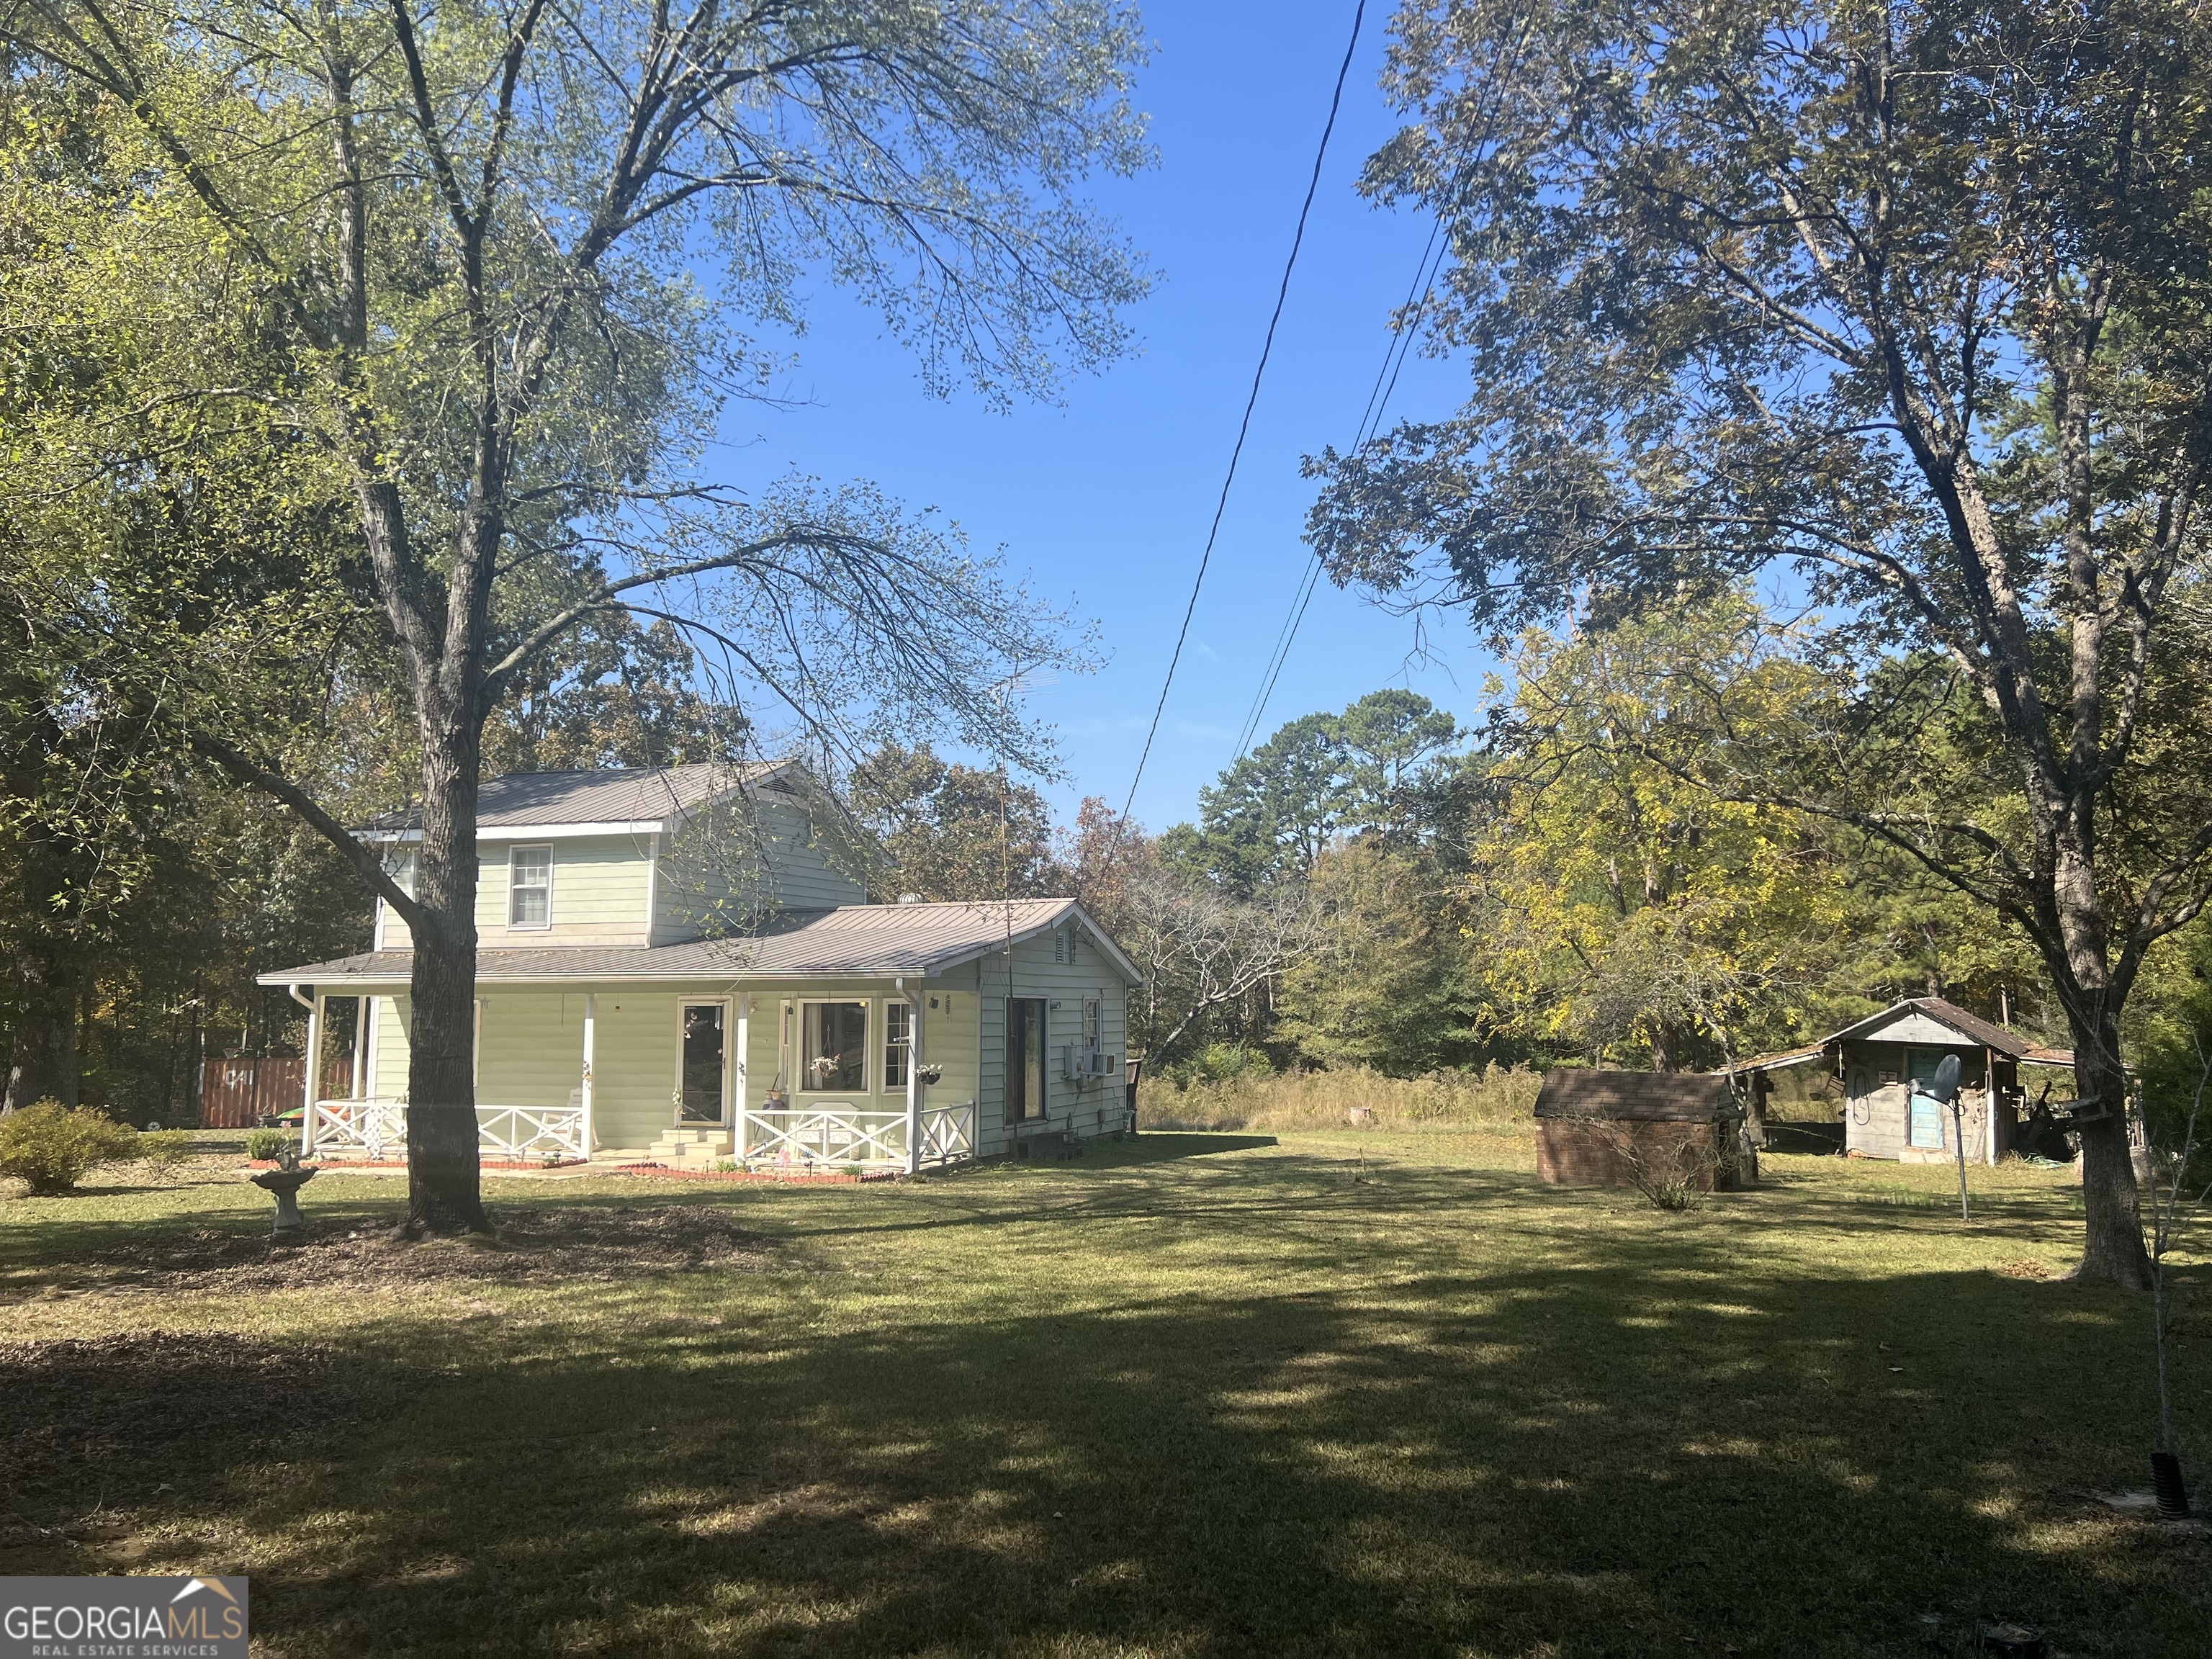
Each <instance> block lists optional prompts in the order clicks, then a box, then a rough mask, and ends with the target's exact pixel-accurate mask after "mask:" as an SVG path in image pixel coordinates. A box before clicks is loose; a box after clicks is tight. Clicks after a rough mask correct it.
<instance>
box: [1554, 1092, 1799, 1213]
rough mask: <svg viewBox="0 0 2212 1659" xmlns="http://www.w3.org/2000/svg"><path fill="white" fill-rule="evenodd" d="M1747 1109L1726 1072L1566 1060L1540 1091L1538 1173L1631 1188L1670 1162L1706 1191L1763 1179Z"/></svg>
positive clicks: (1562, 1181) (1560, 1181) (1565, 1183)
mask: <svg viewBox="0 0 2212 1659" xmlns="http://www.w3.org/2000/svg"><path fill="white" fill-rule="evenodd" d="M1743 1121H1744V1113H1743V1109H1742V1107H1741V1105H1740V1104H1739V1103H1738V1102H1737V1099H1736V1095H1735V1090H1734V1089H1733V1088H1732V1087H1731V1086H1730V1084H1729V1079H1728V1078H1727V1077H1726V1076H1725V1075H1722V1074H1710V1075H1705V1074H1699V1073H1681V1072H1613V1071H1601V1070H1598V1069H1596V1068H1595V1067H1585V1066H1557V1067H1554V1068H1553V1070H1552V1071H1550V1072H1547V1073H1545V1075H1544V1086H1543V1087H1542V1089H1541V1090H1540V1091H1538V1092H1537V1095H1536V1173H1537V1174H1538V1175H1539V1176H1541V1177H1542V1178H1543V1179H1544V1180H1546V1181H1548V1182H1551V1183H1552V1184H1553V1185H1554V1186H1560V1187H1629V1186H1633V1185H1635V1184H1636V1182H1635V1174H1636V1171H1635V1169H1634V1168H1633V1165H1634V1164H1637V1163H1638V1162H1640V1163H1642V1164H1644V1167H1645V1168H1646V1169H1652V1168H1663V1167H1668V1166H1670V1165H1671V1166H1672V1167H1674V1168H1677V1169H1680V1170H1685V1171H1686V1172H1689V1173H1691V1174H1692V1176H1693V1178H1694V1179H1695V1180H1696V1182H1697V1184H1698V1185H1699V1186H1700V1187H1702V1188H1705V1190H1707V1191H1711V1190H1712V1189H1713V1188H1715V1187H1719V1188H1735V1187H1740V1186H1746V1185H1748V1184H1750V1183H1751V1182H1754V1181H1756V1180H1758V1178H1759V1163H1758V1154H1757V1153H1756V1152H1754V1151H1753V1148H1752V1146H1750V1144H1749V1143H1748V1142H1747V1140H1746V1139H1745V1138H1744V1136H1743V1133H1742V1125H1743Z"/></svg>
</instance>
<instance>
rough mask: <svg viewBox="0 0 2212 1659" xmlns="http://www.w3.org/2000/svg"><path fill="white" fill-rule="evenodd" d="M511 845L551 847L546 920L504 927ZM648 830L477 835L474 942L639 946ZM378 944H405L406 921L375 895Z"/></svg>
mask: <svg viewBox="0 0 2212 1659" xmlns="http://www.w3.org/2000/svg"><path fill="white" fill-rule="evenodd" d="M516 845H521V846H526V847H546V846H550V848H552V849H553V893H552V905H551V914H552V920H551V921H550V925H548V926H546V927H508V926H507V890H508V888H507V855H508V852H509V850H510V849H511V848H513V847H514V846H516ZM652 854H653V837H651V836H580V837H576V838H574V839H570V840H558V839H554V840H544V841H531V840H529V839H528V838H527V837H525V838H523V839H522V840H521V841H520V842H515V841H513V840H501V841H483V842H478V843H477V944H478V945H480V946H481V947H482V948H483V949H484V950H487V951H497V950H501V949H508V950H512V949H518V948H520V949H530V948H543V947H544V946H546V945H644V944H647V942H648V940H649V934H650V928H651V912H652V908H653V897H652V887H653V856H652ZM377 919H378V923H379V926H380V929H381V933H380V939H381V942H382V945H381V948H383V949H385V950H386V951H407V950H411V949H413V948H414V939H413V938H412V936H411V935H410V933H409V932H408V927H407V924H406V923H405V922H404V921H402V920H401V919H400V918H399V917H398V915H396V914H394V913H393V912H392V911H391V910H389V909H388V908H385V907H384V905H383V903H382V901H379V902H378V916H377Z"/></svg>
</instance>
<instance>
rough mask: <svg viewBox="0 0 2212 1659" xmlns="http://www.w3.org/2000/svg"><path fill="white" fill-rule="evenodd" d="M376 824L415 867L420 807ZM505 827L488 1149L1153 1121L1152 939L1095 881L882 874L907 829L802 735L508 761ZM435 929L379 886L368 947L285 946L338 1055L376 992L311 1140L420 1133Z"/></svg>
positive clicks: (858, 1164)
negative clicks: (422, 1048)
mask: <svg viewBox="0 0 2212 1659" xmlns="http://www.w3.org/2000/svg"><path fill="white" fill-rule="evenodd" d="M363 833H364V834H365V836H367V837H368V838H370V839H372V840H374V841H378V842H382V843H384V844H385V845H386V847H387V848H388V849H389V853H388V860H389V867H391V868H392V870H393V872H394V873H395V877H396V878H397V879H398V882H399V883H400V884H401V885H402V886H403V887H404V886H405V885H406V884H407V883H408V881H409V879H410V863H411V860H410V853H409V848H410V845H411V844H412V843H414V842H417V841H419V840H420V836H421V831H420V829H419V827H417V825H416V823H415V822H414V821H413V820H411V819H409V818H406V817H399V818H394V819H391V820H387V821H385V822H382V823H378V824H375V825H374V826H371V827H370V828H369V829H367V830H366V831H364V832H363ZM477 849H478V857H479V858H480V860H482V863H481V866H480V868H479V871H478V879H477V1038H476V1043H477V1048H476V1097H477V1120H478V1125H479V1132H480V1139H481V1141H482V1144H483V1148H484V1156H485V1157H487V1158H541V1157H547V1156H562V1157H571V1158H581V1157H586V1156H588V1157H591V1158H595V1159H611V1160H615V1161H625V1160H635V1159H641V1158H653V1159H654V1160H656V1161H659V1162H663V1163H674V1164H682V1165H685V1166H689V1167H701V1166H708V1167H711V1166H714V1165H716V1164H721V1163H723V1162H729V1163H733V1164H740V1165H744V1166H748V1167H760V1166H805V1167H831V1168H858V1169H861V1170H884V1169H904V1170H916V1169H919V1168H921V1167H923V1166H925V1165H928V1164H943V1163H950V1162H957V1161H962V1160H965V1159H969V1158H979V1157H992V1156H997V1155H1002V1154H1007V1153H1012V1152H1016V1151H1018V1148H1019V1144H1020V1143H1021V1142H1022V1141H1024V1139H1029V1138H1030V1137H1032V1136H1035V1135H1038V1134H1060V1135H1073V1136H1076V1137H1087V1136H1091V1135H1095V1134H1098V1133H1107V1132H1111V1131H1115V1130H1119V1129H1121V1128H1122V1127H1125V1125H1126V1122H1127V1109H1126V1095H1125V1091H1124V1087H1123V1081H1122V1079H1123V1056H1124V1055H1125V1054H1126V1052H1127V1030H1128V996H1129V991H1130V988H1131V987H1133V986H1134V985H1136V984H1137V983H1138V982H1139V974H1138V972H1137V969H1136V967H1135V964H1134V963H1132V962H1131V961H1130V960H1129V958H1128V957H1127V956H1126V955H1124V954H1123V952H1122V951H1121V949H1120V948H1119V947H1118V946H1116V945H1115V943H1114V942H1113V940H1112V939H1109V938H1108V937H1107V935H1106V933H1105V932H1104V931H1103V929H1102V928H1100V927H1098V925H1097V923H1096V922H1095V921H1092V920H1091V918H1090V917H1089V916H1087V915H1085V914H1084V912H1083V909H1082V908H1081V907H1080V906H1079V905H1078V904H1077V903H1076V902H1075V901H1073V899H1018V900H1013V901H1012V902H1003V903H1002V902H985V903H973V904H923V903H911V902H909V903H900V904H870V903H868V902H866V891H865V887H864V883H863V877H864V876H865V875H866V874H868V873H871V871H870V860H878V861H880V860H882V857H883V854H882V852H881V849H880V848H878V847H877V846H876V845H875V844H874V843H873V842H872V841H871V840H869V838H867V837H866V836H863V835H860V834H858V833H857V832H856V831H855V830H854V828H853V826H852V825H851V823H850V822H849V820H848V818H846V817H845V816H844V815H843V814H842V812H840V811H839V810H838V809H837V807H836V804H835V803H834V802H832V801H830V800H829V799H828V798H827V797H826V796H825V795H824V794H823V792H822V790H821V788H820V787H819V786H818V785H817V783H816V782H815V781H814V780H813V779H812V777H811V775H808V774H807V773H806V772H805V770H804V769H802V768H800V767H799V766H798V765H797V764H795V763H788V762H786V763H767V764H762V765H758V766H755V767H752V768H749V769H743V770H735V769H728V768H722V767H714V766H678V767H669V768H662V769H653V770H631V771H615V770H609V771H595V772H545V773H531V774H524V775H516V776H512V777H504V778H496V779H492V780H489V781H486V782H485V784H484V785H483V789H482V791H481V793H480V796H479V802H478V809H477ZM410 959H411V952H410V940H409V938H408V933H407V928H406V925H405V923H404V921H403V919H402V918H401V917H399V916H398V915H396V914H394V913H392V911H390V910H389V909H388V908H387V907H386V906H385V905H384V904H383V902H381V901H380V902H379V904H378V914H377V919H376V933H375V939H374V946H373V948H372V949H370V950H369V951H366V952H364V953H362V954H361V955H358V956H353V957H344V958H342V959H340V960H337V961H334V962H321V963H310V964H307V965H306V966H303V967H300V968H295V969H288V970H285V971H283V972H281V973H276V974H268V975H263V976H262V981H261V982H262V983H264V984H266V985H283V986H286V987H289V988H290V990H291V992H292V994H293V995H294V997H295V998H296V999H297V1000H300V1001H301V1002H302V1003H304V1004H306V1005H307V1006H309V1008H310V1009H311V1011H312V1012H311V1017H310V1032H309V1048H310V1049H311V1051H312V1052H311V1053H310V1054H309V1057H308V1064H307V1075H308V1076H309V1077H310V1078H314V1077H318V1076H319V1075H320V1065H321V1057H320V1048H321V1046H322V1043H323V1041H324V1034H325V1030H327V1027H328V1021H329V1018H330V1016H331V1013H332V1012H340V1013H341V1014H343V1015H345V1016H347V1017H349V1018H351V1019H352V1020H353V1021H354V1022H355V1032H356V1041H355V1046H354V1052H355V1066H354V1079H355V1081H354V1087H353V1090H352V1094H351V1097H349V1098H348V1099H344V1100H329V1099H316V1100H310V1101H309V1102H308V1103H307V1111H306V1113H305V1115H304V1122H303V1126H302V1131H301V1140H302V1146H303V1149H304V1150H305V1151H306V1152H310V1153H313V1154H314V1155H316V1156H319V1157H324V1158H329V1157H333V1156H336V1157H344V1156H349V1155H351V1156H356V1157H362V1156H365V1157H372V1158H374V1157H386V1156H393V1155H396V1154H397V1152H398V1149H399V1148H400V1147H402V1146H404V1133H405V1128H404V1124H405V1112H404V1106H405V1097H406V1090H407V1032H408V981H409V969H410ZM333 1001H336V1002H337V1004H338V1005H339V1006H338V1009H337V1010H336V1011H334V1010H333V1009H332V1007H331V1004H332V1003H333Z"/></svg>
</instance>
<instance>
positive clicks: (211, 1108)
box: [200, 1054, 353, 1129]
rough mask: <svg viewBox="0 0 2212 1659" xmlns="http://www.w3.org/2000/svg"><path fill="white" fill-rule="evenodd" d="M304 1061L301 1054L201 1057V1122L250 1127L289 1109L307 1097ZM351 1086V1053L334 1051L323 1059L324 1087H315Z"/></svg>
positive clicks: (329, 1091) (333, 1091)
mask: <svg viewBox="0 0 2212 1659" xmlns="http://www.w3.org/2000/svg"><path fill="white" fill-rule="evenodd" d="M352 1091H353V1056H352V1055H350V1054H337V1055H334V1056H332V1057H331V1059H329V1060H325V1061H324V1062H323V1086H322V1088H321V1089H320V1090H319V1091H317V1092H319V1093H320V1094H323V1095H328V1096H344V1095H347V1094H349V1093H351V1092H352ZM306 1097H307V1061H306V1060H300V1059H296V1058H295V1059H273V1058H270V1057H268V1056H263V1057H260V1058H254V1057H252V1056H247V1055H241V1056H240V1057H237V1058H235V1059H228V1060H202V1061H201V1062H200V1127H202V1128H203V1129H250V1128H252V1127H253V1126H254V1125H255V1124H257V1123H258V1122H260V1121H261V1120H262V1119H263V1118H264V1117H275V1116H276V1115H278V1114H279V1113H282V1112H289V1111H290V1110H291V1109H293V1108H294V1107H295V1106H297V1105H299V1104H300V1103H301V1102H302V1101H303V1100H305V1099H306Z"/></svg>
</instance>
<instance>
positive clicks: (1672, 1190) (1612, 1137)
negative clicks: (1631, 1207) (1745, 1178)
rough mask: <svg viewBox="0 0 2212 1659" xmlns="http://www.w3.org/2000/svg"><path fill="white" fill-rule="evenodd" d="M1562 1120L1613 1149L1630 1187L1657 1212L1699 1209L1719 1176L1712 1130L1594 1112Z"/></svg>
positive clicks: (1576, 1114) (1718, 1162) (1718, 1157)
mask: <svg viewBox="0 0 2212 1659" xmlns="http://www.w3.org/2000/svg"><path fill="white" fill-rule="evenodd" d="M1566 1121H1568V1122H1570V1123H1573V1124H1575V1125H1577V1127H1580V1128H1582V1129H1583V1130H1584V1131H1585V1132H1587V1133H1589V1134H1590V1135H1592V1136H1594V1137H1595V1138H1596V1139H1598V1140H1600V1141H1601V1142H1603V1143H1604V1144H1605V1145H1606V1146H1609V1147H1611V1148H1612V1150H1613V1156H1614V1157H1615V1158H1618V1159H1619V1160H1620V1167H1621V1170H1622V1172H1623V1173H1624V1174H1626V1176H1627V1177H1628V1184H1629V1185H1630V1186H1632V1187H1633V1188H1636V1190H1637V1191H1638V1192H1639V1193H1641V1194H1644V1198H1645V1199H1646V1200H1649V1201H1650V1204H1651V1205H1652V1206H1654V1207H1655V1208H1657V1209H1662V1210H1694V1209H1696V1208H1698V1207H1699V1206H1700V1205H1702V1204H1703V1203H1704V1202H1705V1195H1706V1194H1708V1193H1710V1192H1711V1191H1712V1189H1713V1187H1714V1183H1715V1181H1716V1179H1717V1176H1718V1175H1719V1173H1720V1170H1721V1155H1720V1149H1719V1147H1718V1146H1717V1144H1716V1143H1715V1140H1714V1137H1713V1133H1712V1131H1711V1129H1710V1128H1707V1127H1695V1126H1692V1125H1688V1124H1675V1123H1644V1122H1632V1121H1622V1120H1620V1119H1617V1118H1610V1117H1606V1116H1603V1115H1600V1114H1597V1113H1592V1112H1571V1113H1569V1114H1568V1115H1567V1119H1566Z"/></svg>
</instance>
